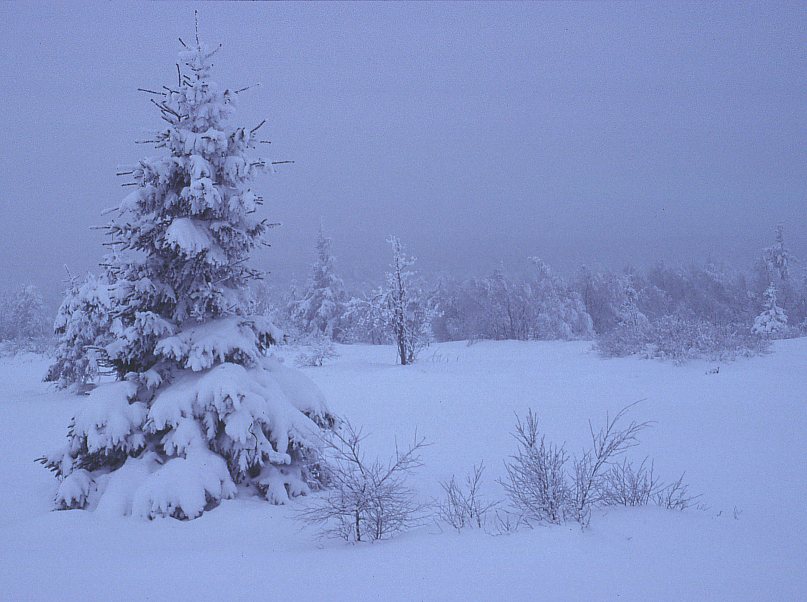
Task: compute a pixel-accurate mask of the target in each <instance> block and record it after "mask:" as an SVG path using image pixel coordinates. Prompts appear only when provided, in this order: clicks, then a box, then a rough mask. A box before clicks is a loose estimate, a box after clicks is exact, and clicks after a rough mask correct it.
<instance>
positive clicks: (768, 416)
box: [0, 339, 807, 600]
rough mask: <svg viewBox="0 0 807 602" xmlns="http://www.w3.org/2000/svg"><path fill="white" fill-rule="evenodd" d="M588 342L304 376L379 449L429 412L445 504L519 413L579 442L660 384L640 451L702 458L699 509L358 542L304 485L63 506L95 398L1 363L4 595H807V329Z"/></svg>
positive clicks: (693, 465)
mask: <svg viewBox="0 0 807 602" xmlns="http://www.w3.org/2000/svg"><path fill="white" fill-rule="evenodd" d="M590 347H591V345H590V343H555V342H532V343H519V342H481V343H477V344H475V345H470V346H468V345H465V344H464V343H446V344H439V345H434V346H432V347H430V348H429V349H427V350H426V351H424V352H423V353H422V354H421V357H420V359H419V361H418V362H417V363H416V364H415V365H414V366H406V367H402V366H396V365H395V364H394V351H393V349H392V348H390V347H369V346H349V347H344V346H343V347H338V351H339V353H340V354H341V356H340V357H339V358H338V359H337V360H335V361H333V362H332V363H331V364H329V365H327V366H325V367H322V368H306V369H305V372H306V373H307V374H308V375H309V376H310V377H311V378H312V379H313V380H314V381H315V382H316V383H317V384H318V385H319V387H320V388H321V389H322V391H323V392H324V394H325V396H326V398H327V400H328V403H329V406H330V408H331V409H332V410H333V411H334V412H336V413H338V414H340V415H344V416H347V417H349V418H350V419H351V421H352V422H353V423H354V424H356V425H361V426H363V427H364V429H365V431H366V432H367V433H368V434H369V438H368V439H367V441H366V447H367V452H368V453H369V454H375V453H379V454H384V455H385V454H388V453H389V452H390V451H392V449H393V447H394V441H395V438H396V437H397V439H398V441H399V442H405V441H407V440H409V439H410V438H411V436H412V435H413V433H414V431H415V429H417V430H418V433H419V434H421V435H424V436H425V437H426V438H427V439H428V440H429V441H430V442H431V443H432V445H431V446H429V447H428V448H426V449H425V450H424V453H423V460H424V462H425V466H424V467H423V468H422V469H420V470H419V472H417V473H416V475H415V476H414V477H413V480H412V484H413V486H414V487H415V488H416V489H417V490H418V492H419V494H420V495H421V496H422V497H423V498H424V499H426V500H428V499H431V498H433V497H436V496H438V495H439V493H440V487H439V481H440V480H443V479H446V478H448V477H450V476H451V475H452V474H453V473H455V474H457V476H462V475H464V474H465V473H466V472H467V471H468V470H469V469H470V468H471V467H472V465H473V464H475V463H478V462H480V461H484V463H485V466H486V467H487V468H486V474H485V487H484V493H485V495H486V496H487V497H488V498H489V499H491V500H493V499H499V498H503V496H504V492H503V490H502V488H501V486H500V485H499V484H497V482H496V479H497V478H498V477H500V476H502V474H503V472H504V469H503V462H504V460H505V459H506V458H507V457H508V455H510V454H511V453H513V452H514V451H515V441H514V440H513V438H512V437H511V436H510V434H509V433H510V432H511V431H512V427H513V423H514V418H515V414H516V413H518V414H523V413H524V412H525V411H526V410H527V408H530V407H531V408H533V409H534V410H535V411H536V412H537V413H538V415H539V416H540V419H541V424H542V427H543V430H544V432H545V433H546V435H547V436H548V437H549V438H551V439H552V440H554V441H558V442H564V441H565V442H566V444H567V447H568V448H569V449H570V451H576V450H578V449H580V448H581V447H582V446H583V445H584V444H585V443H586V440H587V437H588V436H589V434H588V428H589V426H588V420H589V419H591V420H592V422H593V424H594V425H595V427H596V425H598V424H600V423H601V422H602V421H603V420H604V418H605V413H606V412H607V411H608V412H611V413H612V415H613V413H614V412H616V411H618V410H619V409H620V408H622V407H623V406H625V405H627V404H629V403H631V402H634V401H637V400H639V399H643V400H644V401H643V402H642V403H640V404H639V405H637V406H636V407H635V408H634V409H633V410H632V413H631V416H632V417H633V418H636V419H638V420H653V421H655V424H654V426H653V428H652V429H649V430H647V431H645V432H644V433H643V438H642V441H643V442H642V445H641V447H639V448H636V449H634V450H632V456H633V457H634V458H638V459H641V458H643V457H644V456H650V457H652V458H654V460H655V469H656V472H657V473H658V474H659V475H660V476H661V477H662V478H663V479H666V480H670V479H675V478H677V477H678V476H680V474H681V473H682V472H684V471H685V472H686V477H685V481H686V482H687V483H689V485H690V487H691V488H692V490H693V491H694V492H700V493H702V494H703V497H702V498H701V500H700V501H701V503H702V505H701V507H700V508H698V509H695V508H693V509H690V510H687V511H684V512H677V511H669V510H663V509H660V508H658V507H655V506H648V507H644V508H627V509H626V508H620V509H608V510H605V511H598V512H595V513H594V515H593V517H592V520H591V526H590V528H589V529H587V530H585V531H581V530H580V528H579V527H578V526H576V525H575V524H569V525H566V526H561V527H556V526H553V527H536V528H533V529H521V530H519V531H518V532H516V533H512V534H508V535H495V534H491V533H486V532H485V531H481V530H472V531H464V532H462V533H457V532H455V531H452V530H450V529H448V528H445V527H443V528H441V527H440V526H438V525H437V524H435V523H428V524H425V525H424V526H422V527H420V528H417V529H415V530H413V531H410V532H407V533H405V534H403V535H401V536H399V537H397V538H394V539H391V540H388V541H384V542H380V543H374V544H367V543H363V544H359V545H348V544H345V543H343V542H339V541H332V540H321V539H318V538H317V533H316V531H314V530H311V529H310V528H301V526H300V524H299V523H297V522H296V521H295V520H294V513H295V508H296V507H299V505H300V504H304V503H305V501H302V502H300V501H295V502H294V503H292V504H291V505H289V506H272V505H269V504H268V503H266V502H262V501H259V500H257V499H243V498H239V499H235V500H231V501H225V502H224V503H222V504H221V505H220V506H219V507H218V508H216V509H214V510H212V511H210V512H208V513H205V514H204V515H203V516H202V517H201V518H199V519H197V520H193V521H190V522H180V521H176V520H172V519H162V520H154V521H146V520H142V519H136V518H132V517H126V518H120V517H109V516H104V515H102V514H101V513H99V512H85V511H80V510H74V511H67V512H53V511H51V510H50V503H51V496H52V495H53V492H54V490H55V487H56V481H55V479H54V478H53V477H52V476H51V474H50V473H48V472H47V471H46V470H45V469H44V468H42V466H40V465H39V464H36V463H35V462H34V459H35V458H36V457H38V456H39V455H40V454H42V453H43V452H47V451H50V450H51V449H54V448H56V447H58V446H59V444H60V443H61V441H62V440H63V437H64V436H65V429H66V426H67V424H68V421H69V419H70V417H71V415H72V413H73V412H74V411H75V409H76V407H77V406H78V404H80V403H81V401H82V398H81V397H78V396H74V395H69V394H66V393H63V392H57V391H54V390H53V389H52V388H50V387H49V386H48V385H46V384H43V383H42V382H41V379H42V375H43V373H44V371H45V369H46V367H47V360H46V359H44V358H42V357H39V356H31V355H29V356H20V357H16V358H6V359H2V360H0V418H1V419H0V484H2V493H1V494H0V534H2V536H0V599H2V600H57V599H58V600H135V599H137V600H221V599H228V600H259V599H260V600H280V599H284V600H381V599H383V600H559V599H563V600H616V599H619V600H702V599H713V600H804V599H807V569H805V567H807V446H805V436H806V435H807V339H796V340H790V341H780V342H777V343H776V344H775V346H774V352H773V353H771V354H769V355H766V356H763V357H757V358H752V359H745V360H740V361H737V362H733V363H726V364H720V366H719V368H720V369H719V372H717V373H714V372H715V371H714V370H713V369H714V368H715V367H716V366H717V364H714V363H709V362H692V363H690V364H687V365H685V366H682V367H676V366H673V365H671V364H667V363H662V362H655V361H647V360H640V359H633V358H628V359H612V360H604V359H601V358H600V357H598V356H597V355H596V353H594V352H592V351H591V350H590ZM285 353H287V354H290V353H291V352H290V351H285ZM292 357H293V356H291V355H290V357H289V360H288V361H289V362H291V361H292V359H291V358H292ZM489 531H490V529H489Z"/></svg>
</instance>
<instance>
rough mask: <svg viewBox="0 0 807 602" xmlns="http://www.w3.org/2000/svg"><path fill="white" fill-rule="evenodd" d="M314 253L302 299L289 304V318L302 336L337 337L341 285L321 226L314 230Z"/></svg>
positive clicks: (342, 295) (342, 296)
mask: <svg viewBox="0 0 807 602" xmlns="http://www.w3.org/2000/svg"><path fill="white" fill-rule="evenodd" d="M316 254H317V257H316V261H315V262H314V264H313V266H312V273H311V278H310V280H309V281H308V286H307V287H306V290H305V292H304V293H303V296H302V298H300V299H294V300H293V301H292V302H291V303H290V307H289V314H290V317H291V321H292V323H293V324H295V325H296V327H297V328H298V329H299V331H300V333H301V334H302V335H323V336H325V337H328V338H329V339H339V340H341V339H342V338H343V337H342V333H341V325H340V318H341V316H342V314H343V313H344V305H345V292H344V284H343V283H342V280H341V279H340V278H339V277H338V276H337V275H336V273H335V271H334V261H335V259H334V256H333V254H332V253H331V239H330V238H328V237H327V236H325V233H324V232H323V229H322V227H321V226H320V229H319V231H318V233H317V242H316Z"/></svg>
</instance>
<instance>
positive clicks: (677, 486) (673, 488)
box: [653, 475, 701, 510]
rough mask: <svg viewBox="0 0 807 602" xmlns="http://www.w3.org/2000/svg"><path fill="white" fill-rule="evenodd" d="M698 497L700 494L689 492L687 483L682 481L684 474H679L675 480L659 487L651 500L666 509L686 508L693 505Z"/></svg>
mask: <svg viewBox="0 0 807 602" xmlns="http://www.w3.org/2000/svg"><path fill="white" fill-rule="evenodd" d="M700 497H701V495H700V494H697V495H692V494H691V493H690V492H689V485H687V484H685V483H684V475H681V476H680V477H679V478H678V480H677V481H674V482H672V483H670V484H669V485H665V486H664V487H661V488H660V489H659V490H658V491H657V492H656V493H655V494H654V495H653V501H654V502H655V503H656V505H658V506H661V507H662V508H666V509H668V510H686V509H687V508H690V507H691V506H693V505H695V503H696V500H698V499H699V498H700Z"/></svg>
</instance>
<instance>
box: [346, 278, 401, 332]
mask: <svg viewBox="0 0 807 602" xmlns="http://www.w3.org/2000/svg"><path fill="white" fill-rule="evenodd" d="M387 314H388V312H387V307H386V305H385V302H384V289H383V288H382V287H378V288H375V289H373V290H371V291H370V292H369V293H367V294H365V295H362V296H360V297H352V298H351V299H350V300H349V301H348V302H347V303H346V304H345V313H344V314H343V315H342V324H343V333H344V338H345V342H349V343H370V344H371V345H384V344H386V343H389V342H391V341H392V338H391V337H390V333H389V331H388V328H387Z"/></svg>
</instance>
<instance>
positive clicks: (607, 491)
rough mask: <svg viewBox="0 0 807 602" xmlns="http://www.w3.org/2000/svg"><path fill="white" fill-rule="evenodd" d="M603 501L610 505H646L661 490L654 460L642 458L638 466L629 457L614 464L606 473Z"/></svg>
mask: <svg viewBox="0 0 807 602" xmlns="http://www.w3.org/2000/svg"><path fill="white" fill-rule="evenodd" d="M603 484H604V490H603V503H604V504H605V505H608V506H617V505H622V506H646V505H647V504H649V503H650V502H651V500H653V498H654V496H655V495H656V494H657V493H659V491H660V490H661V483H660V481H659V480H658V478H657V477H656V474H655V472H654V470H653V462H652V461H651V462H650V464H649V466H648V459H647V458H645V459H644V460H642V463H641V464H639V466H638V467H636V468H634V466H633V463H632V462H629V461H628V460H627V459H625V460H622V463H621V464H613V465H612V466H611V468H610V470H609V471H608V472H607V473H605V479H604V483H603Z"/></svg>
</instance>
